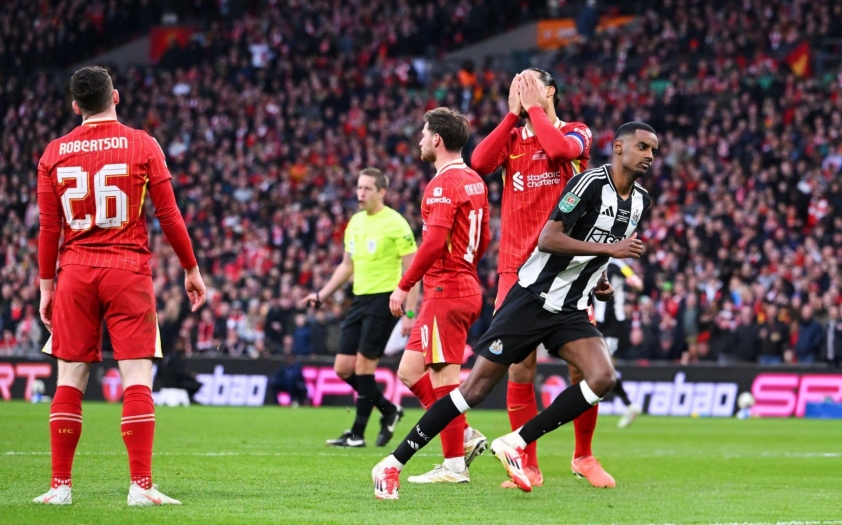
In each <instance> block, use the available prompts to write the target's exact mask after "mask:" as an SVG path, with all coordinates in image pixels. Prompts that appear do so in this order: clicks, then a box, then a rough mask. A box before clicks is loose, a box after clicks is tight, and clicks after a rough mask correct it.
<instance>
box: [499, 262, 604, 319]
mask: <svg viewBox="0 0 842 525" xmlns="http://www.w3.org/2000/svg"><path fill="white" fill-rule="evenodd" d="M517 282H518V277H517V272H505V273H501V274H499V275H498V278H497V297H496V298H495V299H494V311H495V312H496V311H497V310H499V309H500V305H501V304H503V300H504V299H506V295H508V293H509V290H511V289H512V287H513V286H514V285H516V284H517ZM588 321H589V322H590V323H591V324H592V325H594V326H596V316H595V315H594V311H593V305H592V304H589V305H588Z"/></svg>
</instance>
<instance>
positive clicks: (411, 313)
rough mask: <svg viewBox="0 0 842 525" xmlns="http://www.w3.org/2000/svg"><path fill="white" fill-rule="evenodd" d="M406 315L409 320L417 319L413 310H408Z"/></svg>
mask: <svg viewBox="0 0 842 525" xmlns="http://www.w3.org/2000/svg"><path fill="white" fill-rule="evenodd" d="M404 315H406V317H407V318H409V319H412V318H413V317H415V312H413V311H412V310H407V311H406V314H404Z"/></svg>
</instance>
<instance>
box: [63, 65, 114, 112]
mask: <svg viewBox="0 0 842 525" xmlns="http://www.w3.org/2000/svg"><path fill="white" fill-rule="evenodd" d="M112 91H114V85H113V84H112V83H111V75H109V74H108V71H106V70H105V68H102V67H99V66H87V67H83V68H82V69H79V70H78V71H76V72H75V73H73V76H72V77H70V95H71V96H72V97H73V100H75V101H76V104H77V105H78V106H79V109H81V110H82V113H88V114H91V113H99V112H100V111H105V110H106V109H108V106H109V104H110V103H111V92H112Z"/></svg>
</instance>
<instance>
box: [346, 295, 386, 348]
mask: <svg viewBox="0 0 842 525" xmlns="http://www.w3.org/2000/svg"><path fill="white" fill-rule="evenodd" d="M391 295H392V294H391V292H386V293H375V294H370V295H357V296H355V297H354V300H353V301H352V302H351V308H349V309H348V315H347V316H346V317H345V321H344V322H343V323H342V333H341V334H340V335H339V354H340V355H357V354H358V353H360V354H362V355H364V356H366V357H367V358H369V359H380V358H381V357H383V352H384V351H385V350H386V343H387V342H388V341H389V336H390V335H392V330H393V329H394V328H395V324H397V322H398V318H397V317H394V316H393V315H392V312H391V311H390V310H389V296H391Z"/></svg>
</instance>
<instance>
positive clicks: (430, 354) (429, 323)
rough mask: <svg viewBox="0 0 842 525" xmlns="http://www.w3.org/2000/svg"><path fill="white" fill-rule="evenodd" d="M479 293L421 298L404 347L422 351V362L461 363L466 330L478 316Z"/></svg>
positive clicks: (466, 337) (480, 303) (480, 308)
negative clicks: (418, 309) (455, 296)
mask: <svg viewBox="0 0 842 525" xmlns="http://www.w3.org/2000/svg"><path fill="white" fill-rule="evenodd" d="M481 310H482V296H481V295H469V296H468V297H457V298H450V299H425V300H424V301H422V303H421V311H420V312H418V319H417V320H416V321H415V326H413V327H412V333H411V334H410V335H409V343H407V345H406V349H407V350H412V351H414V352H423V353H424V363H425V364H427V365H431V364H435V363H448V364H454V363H455V364H461V363H462V358H463V357H464V355H465V343H466V342H467V341H468V330H470V328H471V325H472V324H474V322H475V321H476V320H477V319H478V318H479V314H480V311H481Z"/></svg>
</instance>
